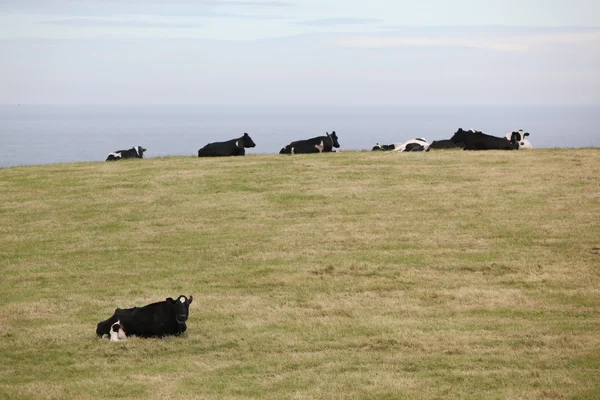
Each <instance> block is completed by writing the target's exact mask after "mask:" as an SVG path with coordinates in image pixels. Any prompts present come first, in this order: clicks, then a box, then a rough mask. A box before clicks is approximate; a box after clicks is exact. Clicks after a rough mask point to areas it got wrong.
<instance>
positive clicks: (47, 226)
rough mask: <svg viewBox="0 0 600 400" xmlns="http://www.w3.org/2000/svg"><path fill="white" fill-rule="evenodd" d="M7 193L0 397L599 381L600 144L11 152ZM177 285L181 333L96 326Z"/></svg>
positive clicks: (375, 392) (279, 393)
mask: <svg viewBox="0 0 600 400" xmlns="http://www.w3.org/2000/svg"><path fill="white" fill-rule="evenodd" d="M0 200H1V201H0V235H1V236H0V237H1V241H0V267H1V273H2V279H1V283H0V318H1V319H0V320H1V321H2V327H3V329H2V331H1V332H0V339H1V340H0V364H1V365H2V367H1V368H0V398H7V399H8V398H9V399H29V398H36V399H75V398H77V399H106V398H129V399H134V398H143V399H165V398H173V399H190V398H198V399H223V398H228V399H249V398H268V399H287V398H290V399H314V398H322V399H403V398H405V399H414V398H431V399H483V398H486V399H488V398H491V399H517V398H518V399H596V398H599V397H600V362H599V360H600V151H599V150H598V149H569V150H563V149H556V150H535V151H529V152H527V151H519V152H494V151H492V152H462V151H439V152H430V153H427V154H422V153H416V154H410V153H407V154H390V153H375V152H373V153H372V152H344V153H338V154H320V155H307V156H293V157H289V156H276V155H251V156H247V157H243V158H242V157H235V158H226V159H199V158H195V157H169V158H159V159H146V160H133V161H120V162H115V163H80V164H62V165H47V166H33V167H18V168H5V169H0ZM179 294H185V295H193V296H194V302H193V304H192V305H191V307H190V319H189V323H188V331H187V333H186V335H184V336H183V337H181V338H167V339H163V340H154V339H150V340H147V339H146V340H144V339H138V338H130V339H129V340H127V341H125V342H120V343H111V342H109V341H107V340H99V339H97V338H96V337H95V327H96V323H97V322H99V321H100V320H103V319H105V318H107V317H108V316H110V314H111V313H112V311H113V310H114V309H115V308H116V307H121V308H126V307H133V306H136V305H137V306H141V305H144V304H147V303H150V302H154V301H160V300H163V299H164V298H166V297H175V296H178V295H179Z"/></svg>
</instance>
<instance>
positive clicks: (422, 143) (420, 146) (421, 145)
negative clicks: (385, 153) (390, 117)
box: [394, 138, 429, 152]
mask: <svg viewBox="0 0 600 400" xmlns="http://www.w3.org/2000/svg"><path fill="white" fill-rule="evenodd" d="M394 151H398V152H406V151H429V143H428V142H427V140H425V139H423V138H416V139H411V140H409V141H408V142H405V143H404V144H402V146H400V147H396V148H395V149H394Z"/></svg>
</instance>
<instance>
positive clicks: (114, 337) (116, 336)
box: [109, 320, 123, 342]
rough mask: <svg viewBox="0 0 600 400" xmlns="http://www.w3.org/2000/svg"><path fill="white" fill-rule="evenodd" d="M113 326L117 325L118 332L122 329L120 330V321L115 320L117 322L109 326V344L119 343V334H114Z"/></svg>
mask: <svg viewBox="0 0 600 400" xmlns="http://www.w3.org/2000/svg"><path fill="white" fill-rule="evenodd" d="M115 325H119V330H121V329H123V328H121V320H117V322H115V323H114V324H112V325H111V326H110V332H109V333H110V341H111V342H118V341H119V332H115V331H114V329H113V328H114V326H115Z"/></svg>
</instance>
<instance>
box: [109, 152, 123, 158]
mask: <svg viewBox="0 0 600 400" xmlns="http://www.w3.org/2000/svg"><path fill="white" fill-rule="evenodd" d="M108 156H109V157H110V156H113V157H115V158H121V153H110V154H109V155H108Z"/></svg>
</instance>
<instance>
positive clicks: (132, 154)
mask: <svg viewBox="0 0 600 400" xmlns="http://www.w3.org/2000/svg"><path fill="white" fill-rule="evenodd" d="M145 151H146V149H145V148H143V147H142V146H135V147H132V148H131V149H129V150H117V151H113V152H112V153H110V154H109V155H108V157H107V158H106V161H118V160H121V159H123V158H144V152H145Z"/></svg>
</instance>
